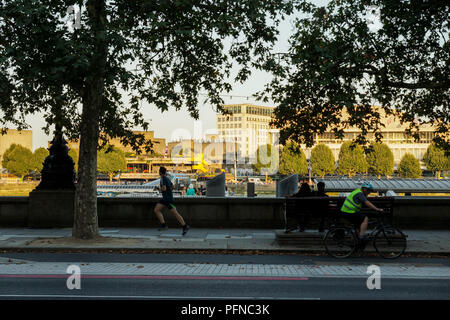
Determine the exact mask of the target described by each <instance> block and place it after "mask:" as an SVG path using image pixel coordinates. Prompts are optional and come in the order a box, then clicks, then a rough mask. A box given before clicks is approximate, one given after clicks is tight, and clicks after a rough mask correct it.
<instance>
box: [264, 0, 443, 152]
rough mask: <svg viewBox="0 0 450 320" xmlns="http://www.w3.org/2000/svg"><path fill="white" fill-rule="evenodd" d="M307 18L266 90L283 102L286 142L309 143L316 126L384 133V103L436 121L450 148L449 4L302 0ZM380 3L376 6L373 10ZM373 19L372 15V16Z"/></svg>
mask: <svg viewBox="0 0 450 320" xmlns="http://www.w3.org/2000/svg"><path fill="white" fill-rule="evenodd" d="M300 8H301V9H302V10H303V11H304V13H306V14H307V17H306V18H302V19H298V20H297V21H296V27H297V30H296V32H295V33H294V35H293V36H292V37H291V39H290V49H289V52H288V57H289V60H288V61H287V62H286V64H284V65H281V66H280V68H283V69H284V70H283V71H282V72H279V71H277V72H274V71H273V70H276V68H273V67H271V69H272V72H273V73H274V76H277V75H280V74H282V75H283V77H282V78H281V79H279V78H277V79H274V80H273V81H272V83H271V84H270V85H268V86H267V87H266V89H265V90H264V92H263V93H260V95H259V96H260V97H261V98H266V99H267V98H268V97H271V99H272V100H273V101H275V103H277V104H278V107H277V109H276V110H275V117H276V119H275V120H274V124H275V125H276V126H277V127H278V128H280V129H281V135H280V141H281V142H282V143H284V142H286V141H288V140H289V139H292V140H294V141H297V142H299V143H305V144H307V145H308V146H312V145H313V144H314V136H315V134H319V133H323V132H325V131H335V132H336V136H338V135H339V134H340V132H341V130H342V122H341V120H340V116H341V115H342V113H343V111H344V110H350V109H352V108H354V107H355V106H358V107H359V109H360V110H359V111H358V112H350V111H349V113H350V118H349V120H348V122H347V123H344V125H350V124H354V125H355V126H356V127H357V128H359V129H360V130H361V132H362V133H363V135H361V136H360V137H359V141H358V142H359V143H361V144H366V143H367V139H366V137H365V136H366V134H367V133H368V132H373V133H375V135H377V136H379V138H381V132H380V129H381V127H382V125H381V123H380V114H373V112H372V111H373V110H372V108H371V107H372V106H373V105H381V106H382V107H383V108H384V109H385V111H386V112H392V111H398V113H397V116H398V117H399V118H400V120H401V121H402V122H404V123H408V124H409V125H410V128H411V129H417V128H419V127H420V125H421V124H424V123H430V124H433V125H434V126H435V128H436V134H437V137H436V139H435V140H436V141H437V142H439V143H440V145H441V146H443V148H444V149H446V150H450V141H449V135H448V132H449V131H450V105H449V103H450V102H449V101H450V81H449V79H450V78H449V75H450V64H449V63H448V61H450V50H449V44H448V34H449V29H448V27H449V24H448V16H449V15H450V6H448V5H446V4H445V3H444V2H441V1H430V2H428V1H427V2H414V1H387V0H386V1H385V0H369V1H366V0H355V1H338V0H332V1H330V2H329V3H328V4H327V6H326V7H316V6H314V5H312V4H308V5H307V4H303V5H301V6H300ZM374 8H376V10H375V13H374ZM369 20H373V21H374V24H371V23H370V21H369Z"/></svg>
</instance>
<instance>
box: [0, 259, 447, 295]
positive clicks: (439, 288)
mask: <svg viewBox="0 0 450 320" xmlns="http://www.w3.org/2000/svg"><path fill="white" fill-rule="evenodd" d="M9 259H11V260H12V261H13V262H17V263H18V265H19V266H20V261H24V263H30V262H32V263H33V264H34V265H35V266H36V267H39V265H43V264H45V263H49V262H51V263H54V264H55V265H58V264H63V263H66V264H67V263H71V262H74V263H75V262H76V263H79V262H84V263H94V264H95V263H107V265H108V266H109V265H110V266H115V265H116V264H120V263H122V264H123V263H137V264H139V263H142V264H145V263H147V264H154V263H159V264H162V265H163V266H171V265H173V264H177V263H178V264H189V263H200V264H203V265H204V266H205V267H207V266H208V265H211V264H229V265H231V264H238V265H240V264H242V265H246V266H248V265H252V264H255V265H256V264H270V265H273V266H277V265H283V266H284V265H286V266H289V265H302V266H315V267H320V266H324V265H330V264H331V265H335V266H337V267H342V266H359V265H364V266H365V265H377V264H380V265H384V266H388V265H392V266H395V267H400V268H401V267H402V266H405V267H407V266H419V267H424V266H425V267H440V268H444V269H445V268H450V259H445V258H442V259H425V258H400V259H397V260H392V261H390V260H384V259H380V258H377V257H360V258H351V259H348V260H347V259H346V260H334V259H331V258H328V257H323V256H322V257H316V256H301V255H251V256H250V255H211V254H198V255H194V254H75V253H72V254H46V253H4V254H0V299H19V300H26V299H50V300H58V299H95V300H98V299H120V300H124V299H127V300H128V299H133V300H134V299H159V300H170V299H182V300H184V299H190V300H191V299H194V300H196V299H198V300H207V299H214V300H222V299H223V300H229V299H243V300H253V299H258V300H270V301H272V300H273V299H275V300H280V299H281V300H289V299H305V300H319V299H320V300H324V299H325V300H326V299H333V300H335V299H344V300H345V299H358V300H359V299H363V300H365V299H367V300H397V299H402V300H403V299H407V300H409V299H421V300H436V299H445V300H448V299H450V278H441V279H433V278H429V279H425V278H417V277H416V278H414V277H412V278H407V277H406V278H394V277H390V278H387V279H385V278H381V279H380V288H379V289H372V290H370V289H368V287H367V278H366V277H353V276H351V275H350V276H349V275H346V276H333V277H324V276H323V277H322V276H314V277H292V278H280V277H274V276H267V277H265V278H264V279H262V277H219V276H207V275H205V276H201V277H187V276H183V275H182V276H170V275H169V276H158V275H156V276H137V275H135V274H123V273H122V274H120V275H115V276H114V275H111V274H109V275H108V274H107V273H106V272H105V275H101V274H97V275H95V274H94V275H89V276H86V277H83V276H82V278H81V285H80V289H76V288H75V289H72V290H70V289H68V287H67V280H68V277H69V275H66V274H58V275H57V274H48V275H42V274H39V272H36V273H33V272H27V273H25V274H6V273H5V272H3V273H2V265H1V264H2V263H8V261H9ZM2 261H3V262H2ZM3 270H5V269H3ZM431 276H433V275H431Z"/></svg>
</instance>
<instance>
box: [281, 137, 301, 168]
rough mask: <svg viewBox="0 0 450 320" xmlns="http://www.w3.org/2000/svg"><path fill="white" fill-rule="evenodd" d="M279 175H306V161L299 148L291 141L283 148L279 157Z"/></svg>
mask: <svg viewBox="0 0 450 320" xmlns="http://www.w3.org/2000/svg"><path fill="white" fill-rule="evenodd" d="M279 171H280V173H281V174H294V173H298V174H301V175H303V174H307V173H308V161H307V160H306V156H305V153H304V152H303V150H302V149H301V147H300V146H299V145H298V144H297V143H296V142H293V141H289V142H288V143H286V145H285V146H284V147H283V149H282V151H281V155H280V168H279Z"/></svg>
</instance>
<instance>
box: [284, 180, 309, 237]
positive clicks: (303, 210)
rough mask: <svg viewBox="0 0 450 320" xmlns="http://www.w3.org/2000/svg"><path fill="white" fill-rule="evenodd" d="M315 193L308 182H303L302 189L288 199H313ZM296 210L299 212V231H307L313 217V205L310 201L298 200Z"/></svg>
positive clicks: (297, 216)
mask: <svg viewBox="0 0 450 320" xmlns="http://www.w3.org/2000/svg"><path fill="white" fill-rule="evenodd" d="M312 196H313V193H312V192H311V188H310V186H309V184H308V183H307V182H302V184H301V185H300V189H299V190H298V192H297V193H295V194H293V195H289V196H286V197H287V198H304V197H312ZM295 208H296V210H297V214H296V219H297V223H298V229H299V231H300V232H303V231H305V228H306V226H307V224H308V222H309V218H310V215H311V205H310V203H309V200H306V201H305V200H300V199H296V201H295Z"/></svg>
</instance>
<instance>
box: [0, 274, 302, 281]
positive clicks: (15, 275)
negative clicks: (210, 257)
mask: <svg viewBox="0 0 450 320" xmlns="http://www.w3.org/2000/svg"><path fill="white" fill-rule="evenodd" d="M69 276H70V274H67V275H60V274H0V278H44V279H46V278H47V279H58V278H67V277H69ZM83 278H84V279H156V280H278V281H287V280H291V281H304V280H309V279H308V278H304V277H265V276H261V277H258V276H255V277H248V276H242V277H240V276H229V277H227V276H150V275H147V276H146V275H136V276H133V275H81V279H83Z"/></svg>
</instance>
